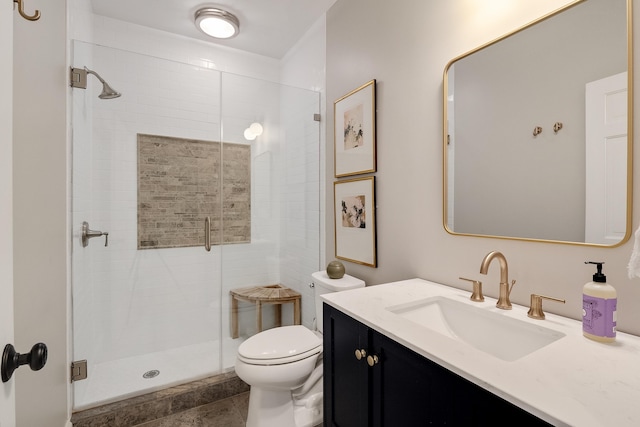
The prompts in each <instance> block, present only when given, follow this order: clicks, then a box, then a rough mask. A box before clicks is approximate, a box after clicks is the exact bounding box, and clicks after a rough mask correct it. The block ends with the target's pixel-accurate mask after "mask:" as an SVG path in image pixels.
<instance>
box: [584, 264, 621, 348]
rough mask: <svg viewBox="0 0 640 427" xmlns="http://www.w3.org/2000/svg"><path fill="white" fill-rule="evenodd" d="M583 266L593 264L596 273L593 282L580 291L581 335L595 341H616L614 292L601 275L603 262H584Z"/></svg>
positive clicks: (616, 300) (615, 297)
mask: <svg viewBox="0 0 640 427" xmlns="http://www.w3.org/2000/svg"><path fill="white" fill-rule="evenodd" d="M585 264H595V265H596V266H597V272H596V274H594V275H593V281H592V282H588V283H587V284H585V285H584V288H583V289H582V333H583V335H584V336H585V337H587V338H590V339H592V340H595V341H600V342H613V341H615V339H616V310H617V304H618V299H617V294H616V290H615V288H614V287H613V286H611V285H609V284H607V276H605V275H604V274H603V273H602V264H604V262H593V261H586V262H585Z"/></svg>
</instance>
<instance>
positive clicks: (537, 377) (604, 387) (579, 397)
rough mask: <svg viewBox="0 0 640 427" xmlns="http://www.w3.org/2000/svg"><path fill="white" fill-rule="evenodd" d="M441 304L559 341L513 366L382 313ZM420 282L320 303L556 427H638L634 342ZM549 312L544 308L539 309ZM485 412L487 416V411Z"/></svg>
mask: <svg viewBox="0 0 640 427" xmlns="http://www.w3.org/2000/svg"><path fill="white" fill-rule="evenodd" d="M435 296H444V297H448V298H451V299H455V300H458V301H461V302H466V303H468V304H472V305H473V306H474V307H481V308H482V309H486V310H488V311H495V312H498V313H499V314H501V315H504V316H508V317H513V318H517V319H519V320H522V321H525V322H528V323H532V324H535V325H541V326H544V327H546V328H549V329H553V330H556V331H559V332H562V333H563V334H565V335H566V336H565V337H563V338H561V339H559V340H557V341H555V342H553V343H551V344H549V345H547V346H545V347H543V348H541V349H539V350H537V351H535V352H533V353H530V354H528V355H526V356H524V357H522V358H520V359H517V360H515V361H504V360H502V359H499V358H497V357H494V356H492V355H490V354H488V353H485V352H483V351H480V350H478V349H476V348H474V347H471V346H470V345H468V344H465V343H464V342H460V341H457V340H455V339H453V338H450V337H447V336H445V335H441V334H439V333H437V332H435V331H432V330H430V329H428V328H425V327H423V326H420V325H418V324H417V323H414V322H412V321H411V320H407V319H405V318H403V317H401V316H399V315H397V314H395V313H393V312H391V311H389V310H387V307H391V306H394V305H398V304H405V303H409V302H413V301H417V300H421V299H424V298H429V297H435ZM469 296H470V292H467V291H465V290H460V289H456V288H453V287H450V286H445V285H441V284H438V283H434V282H430V281H427V280H422V279H410V280H404V281H400V282H393V283H387V284H384V285H376V286H368V287H366V288H360V289H354V290H350V291H344V292H336V293H329V294H325V295H322V298H323V300H324V301H325V302H326V303H327V304H329V305H331V306H333V307H335V308H337V309H339V310H341V311H342V312H344V313H345V314H348V315H349V316H351V317H353V318H354V319H356V320H358V321H360V322H362V323H364V324H365V325H367V326H369V327H370V328H372V329H374V330H376V331H378V332H380V333H382V334H384V335H386V336H388V337H389V338H391V339H393V340H395V341H397V342H399V343H400V344H402V345H404V346H406V347H408V348H410V349H412V350H413V351H415V352H417V353H419V354H421V355H423V356H425V357H427V358H428V359H431V360H433V361H434V362H436V363H438V364H440V365H442V366H444V367H445V368H447V369H449V370H451V371H453V372H455V373H457V374H458V375H460V376H462V377H464V378H466V379H468V380H470V381H471V382H473V383H475V384H478V385H480V386H481V387H483V388H485V389H487V390H489V391H491V392H492V393H494V394H497V395H499V396H501V397H503V398H504V399H506V400H508V401H510V402H512V403H514V404H516V405H517V406H519V407H521V408H523V409H525V410H527V411H529V412H531V413H533V414H534V415H536V416H538V417H540V418H542V419H544V420H546V421H547V422H550V423H551V424H553V425H557V426H564V425H567V426H580V427H583V426H607V427H610V426H616V427H621V426H640V337H637V336H634V335H629V334H624V333H620V332H618V334H617V337H616V341H615V343H611V344H605V343H600V342H596V341H592V340H590V339H587V338H585V337H583V335H582V323H581V322H579V321H576V320H573V319H568V318H565V317H562V316H558V315H554V314H552V313H548V312H546V313H545V315H546V319H545V320H535V319H531V318H529V317H528V316H527V311H528V307H523V306H519V305H516V304H513V309H512V310H501V309H498V308H496V306H495V303H496V300H495V299H493V298H489V297H486V296H485V301H484V302H481V303H477V302H472V301H470V300H469ZM548 304H554V303H553V302H550V301H546V302H545V306H547V305H548ZM487 410H490V409H489V408H487Z"/></svg>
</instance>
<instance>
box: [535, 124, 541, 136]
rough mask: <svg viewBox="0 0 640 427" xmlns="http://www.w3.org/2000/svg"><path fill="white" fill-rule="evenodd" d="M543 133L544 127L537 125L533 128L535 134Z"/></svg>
mask: <svg viewBox="0 0 640 427" xmlns="http://www.w3.org/2000/svg"><path fill="white" fill-rule="evenodd" d="M541 133H542V128H541V127H540V126H536V127H534V128H533V136H538V135H540V134H541Z"/></svg>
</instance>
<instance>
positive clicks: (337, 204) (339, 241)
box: [333, 176, 378, 267]
mask: <svg viewBox="0 0 640 427" xmlns="http://www.w3.org/2000/svg"><path fill="white" fill-rule="evenodd" d="M375 183H376V181H375V176H368V177H364V178H352V179H348V180H343V181H335V182H334V183H333V195H334V229H335V252H336V258H338V259H342V260H345V261H350V262H354V263H357V264H362V265H366V266H369V267H377V266H378V261H377V253H376V252H377V251H376V217H375V206H376V205H375Z"/></svg>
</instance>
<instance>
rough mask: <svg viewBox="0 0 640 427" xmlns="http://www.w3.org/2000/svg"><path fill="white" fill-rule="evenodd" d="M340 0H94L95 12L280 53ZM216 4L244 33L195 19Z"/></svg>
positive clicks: (250, 49)
mask: <svg viewBox="0 0 640 427" xmlns="http://www.w3.org/2000/svg"><path fill="white" fill-rule="evenodd" d="M335 2H336V0H219V1H216V2H215V3H210V2H203V1H202V0H91V4H92V5H93V10H94V13H95V14H97V15H103V16H107V17H110V18H115V19H119V20H122V21H127V22H131V23H134V24H138V25H144V26H145V27H151V28H156V29H159V30H163V31H168V32H170V33H174V34H180V35H183V36H187V37H191V38H194V39H199V40H205V41H208V42H211V43H215V44H219V45H224V46H228V47H232V48H235V49H240V50H244V51H247V52H252V53H256V54H259V55H264V56H268V57H272V58H276V59H281V58H282V57H283V56H284V55H285V53H287V51H288V50H289V49H290V48H291V47H293V45H294V44H295V43H296V42H297V41H298V40H299V39H300V38H301V37H302V36H303V35H304V34H305V33H306V31H307V30H308V29H309V28H310V27H311V26H312V25H313V24H314V23H315V22H316V20H317V19H318V18H320V17H321V16H322V15H323V14H324V13H325V12H326V11H327V10H328V9H329V8H330V7H331V6H332V5H333V3H335ZM202 7H216V8H219V9H224V10H226V11H228V12H231V13H233V14H234V15H236V16H237V17H238V19H239V20H240V34H239V35H238V36H236V37H234V38H232V39H228V40H216V39H213V38H211V37H208V36H206V35H204V34H203V33H201V32H200V31H199V30H198V29H197V28H196V27H195V25H194V19H193V17H194V15H195V12H196V11H197V10H198V9H200V8H202Z"/></svg>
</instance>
